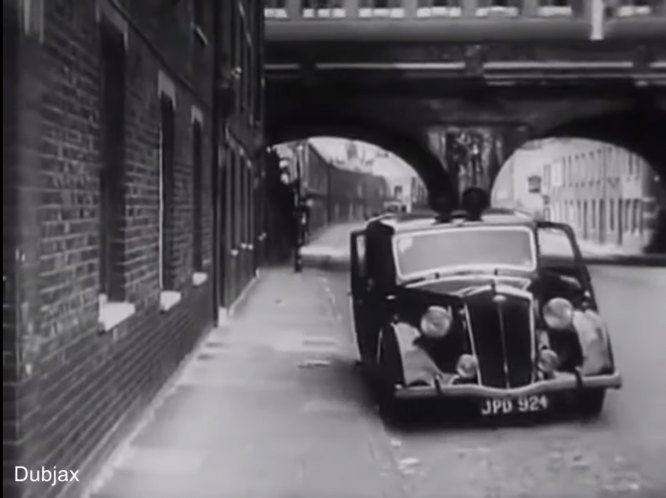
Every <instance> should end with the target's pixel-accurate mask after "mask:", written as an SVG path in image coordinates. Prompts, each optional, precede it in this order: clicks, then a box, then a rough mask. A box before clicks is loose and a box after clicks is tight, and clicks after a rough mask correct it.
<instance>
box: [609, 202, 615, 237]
mask: <svg viewBox="0 0 666 498" xmlns="http://www.w3.org/2000/svg"><path fill="white" fill-rule="evenodd" d="M608 225H609V226H608V228H609V230H610V231H611V232H613V231H615V199H611V200H610V202H609V205H608Z"/></svg>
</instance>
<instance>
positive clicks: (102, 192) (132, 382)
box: [3, 0, 263, 498]
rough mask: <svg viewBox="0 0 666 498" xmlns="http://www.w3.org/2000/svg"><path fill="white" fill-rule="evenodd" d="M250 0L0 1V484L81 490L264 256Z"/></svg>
mask: <svg viewBox="0 0 666 498" xmlns="http://www.w3.org/2000/svg"><path fill="white" fill-rule="evenodd" d="M261 10H262V9H261V5H260V3H259V2H251V1H249V0H246V1H234V2H231V1H229V2H226V1H225V2H205V1H201V0H199V1H197V0H191V1H190V0H180V1H173V2H164V1H158V0H142V1H141V2H130V1H129V0H97V1H86V2H79V1H71V0H48V1H46V0H31V1H28V0H8V1H6V2H4V3H3V42H4V43H3V47H4V48H3V55H4V59H3V60H4V62H3V156H4V162H3V165H4V166H3V194H4V196H3V197H4V200H3V213H4V214H3V225H4V232H5V233H4V239H3V283H4V292H3V402H4V404H5V406H4V409H3V491H4V492H5V493H7V494H8V496H13V497H39V498H43V497H45V498H48V497H54V496H78V493H79V492H80V491H81V490H82V488H83V485H84V484H85V481H86V480H88V479H89V478H90V476H92V475H93V474H94V470H95V467H96V465H97V464H98V463H99V462H101V461H102V460H103V458H104V456H105V455H106V454H107V453H108V451H109V450H110V449H111V448H112V447H113V445H114V441H117V440H118V438H119V437H121V436H122V435H123V434H124V433H125V432H126V431H127V430H128V429H129V427H130V426H131V424H132V421H133V420H134V419H135V417H137V416H138V414H139V413H141V411H142V410H143V409H144V408H145V407H146V405H147V403H148V402H149V401H150V400H151V399H152V397H153V396H154V395H155V393H156V392H157V391H158V390H159V389H160V387H161V386H163V385H164V383H165V382H166V380H167V379H168V377H169V376H170V375H171V374H172V373H173V372H174V371H175V369H176V368H177V366H178V365H179V364H180V362H181V361H182V360H183V359H184V358H185V356H186V355H187V354H188V353H189V352H190V351H191V350H192V348H193V346H194V345H195V343H196V342H197V340H198V339H199V338H200V337H201V336H202V334H203V333H204V332H205V331H206V329H208V328H209V327H211V326H212V325H213V324H214V323H215V319H216V315H217V314H218V312H219V308H220V307H225V308H226V307H229V306H230V305H231V304H232V303H233V302H234V301H235V300H236V299H237V298H238V296H239V295H240V294H241V293H242V291H243V289H244V288H245V287H246V286H247V284H248V282H249V281H250V280H251V279H252V278H253V276H254V275H255V274H256V268H257V266H258V265H259V264H260V261H259V260H258V259H257V258H256V257H255V253H257V251H256V250H255V245H256V244H255V242H256V241H258V234H257V230H256V226H255V221H254V220H255V217H256V216H258V213H259V212H260V210H261V209H262V207H261V202H260V199H258V198H257V196H256V195H255V193H256V192H258V191H259V190H260V189H261V180H262V173H261V170H262V168H261V155H260V154H258V153H257V151H258V150H261V146H260V143H261V126H262V120H263V104H262V90H261V88H262V81H263V76H262V71H261V68H262V59H261V57H262V55H261V39H262V36H263V33H262V31H263V19H262V13H261ZM15 465H22V466H25V467H28V468H32V469H38V468H40V467H41V466H44V467H45V468H48V469H52V468H53V467H54V466H55V467H57V468H58V469H79V477H80V478H81V480H82V481H84V482H83V483H80V484H78V485H76V487H69V488H67V487H65V486H64V485H58V486H50V485H48V484H39V483H32V482H23V483H16V482H15V480H14V466H15Z"/></svg>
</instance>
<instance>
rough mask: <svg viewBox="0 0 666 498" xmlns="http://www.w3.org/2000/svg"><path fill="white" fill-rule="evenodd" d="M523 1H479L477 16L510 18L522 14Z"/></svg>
mask: <svg viewBox="0 0 666 498" xmlns="http://www.w3.org/2000/svg"><path fill="white" fill-rule="evenodd" d="M520 4H521V0H479V6H478V7H477V9H476V15H477V16H508V17H514V16H517V15H519V14H520Z"/></svg>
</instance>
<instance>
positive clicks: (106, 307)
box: [99, 302, 136, 332]
mask: <svg viewBox="0 0 666 498" xmlns="http://www.w3.org/2000/svg"><path fill="white" fill-rule="evenodd" d="M135 313H136V306H134V304H132V303H127V302H108V303H103V304H100V306H99V327H100V329H101V330H103V331H104V332H108V331H109V330H111V329H113V328H115V327H117V326H118V325H120V324H121V323H122V322H124V321H125V320H127V319H128V318H129V317H131V316H132V315H134V314H135Z"/></svg>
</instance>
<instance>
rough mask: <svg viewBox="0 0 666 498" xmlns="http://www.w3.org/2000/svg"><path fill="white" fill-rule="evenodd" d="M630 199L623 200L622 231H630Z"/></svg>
mask: <svg viewBox="0 0 666 498" xmlns="http://www.w3.org/2000/svg"><path fill="white" fill-rule="evenodd" d="M631 228H632V227H631V200H629V199H627V200H626V201H624V231H625V232H631Z"/></svg>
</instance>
